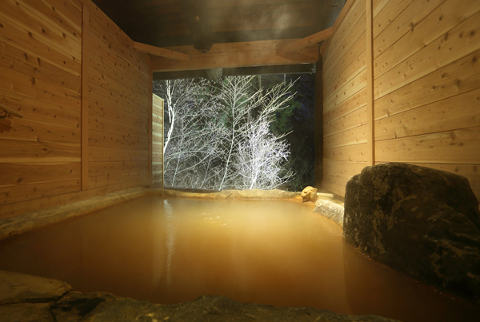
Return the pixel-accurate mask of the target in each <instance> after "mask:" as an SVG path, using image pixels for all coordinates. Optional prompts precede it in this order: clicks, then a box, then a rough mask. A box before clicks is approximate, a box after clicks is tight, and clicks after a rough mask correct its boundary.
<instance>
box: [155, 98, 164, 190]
mask: <svg viewBox="0 0 480 322" xmlns="http://www.w3.org/2000/svg"><path fill="white" fill-rule="evenodd" d="M152 186H153V187H155V188H163V99H161V98H160V97H158V96H157V95H155V94H153V115H152Z"/></svg>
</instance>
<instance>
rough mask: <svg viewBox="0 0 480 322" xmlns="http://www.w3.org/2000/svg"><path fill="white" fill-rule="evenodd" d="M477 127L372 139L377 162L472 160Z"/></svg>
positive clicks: (476, 156)
mask: <svg viewBox="0 0 480 322" xmlns="http://www.w3.org/2000/svg"><path fill="white" fill-rule="evenodd" d="M478 142H480V128H478V127H476V128H469V129H459V130H454V131H447V132H441V133H432V134H425V135H419V136H414V137H406V138H401V139H394V140H384V141H378V142H376V143H375V150H376V160H377V161H380V162H423V163H472V164H476V163H477V162H478V160H479V153H480V150H479V149H478V146H479V145H478Z"/></svg>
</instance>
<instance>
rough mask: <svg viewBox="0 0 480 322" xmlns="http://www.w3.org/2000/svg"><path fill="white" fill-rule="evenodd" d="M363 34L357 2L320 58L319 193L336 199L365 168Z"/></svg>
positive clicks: (361, 3) (361, 10) (362, 8)
mask: <svg viewBox="0 0 480 322" xmlns="http://www.w3.org/2000/svg"><path fill="white" fill-rule="evenodd" d="M365 28H366V27H365V1H358V0H357V1H355V2H354V3H353V6H352V7H351V8H350V10H349V11H348V13H347V14H346V16H345V18H344V20H343V23H341V24H340V25H339V26H338V28H336V30H335V33H334V35H333V37H332V38H331V40H330V43H329V45H328V46H327V47H326V49H325V50H324V52H323V54H322V59H323V181H322V188H323V189H326V190H329V191H331V192H333V193H335V194H338V195H341V196H343V195H344V191H345V184H346V183H347V181H348V180H349V179H350V178H351V177H352V176H353V175H355V174H356V173H359V172H360V171H361V170H362V168H363V167H365V166H366V164H367V125H366V123H367V117H366V106H367V104H366V97H367V74H366V51H365V48H366V46H365V44H366V37H365ZM317 90H321V89H317Z"/></svg>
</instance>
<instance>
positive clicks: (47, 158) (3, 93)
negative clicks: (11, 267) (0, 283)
mask: <svg viewBox="0 0 480 322" xmlns="http://www.w3.org/2000/svg"><path fill="white" fill-rule="evenodd" d="M84 6H85V8H86V10H89V19H88V20H87V23H88V24H89V27H90V28H89V30H90V31H89V35H88V37H83V36H84V35H83V33H82V30H83V27H84V24H83V23H82V20H83V13H84ZM83 38H85V39H86V41H88V44H86V43H85V40H82V39H83ZM82 45H88V48H89V50H88V59H89V60H88V66H89V68H88V69H87V71H86V72H85V71H84V74H85V75H86V76H85V77H88V81H87V82H84V84H86V86H88V91H86V92H87V93H88V95H85V97H82V62H83V59H82V58H83V56H82ZM148 64H149V59H148V57H147V56H146V55H144V54H138V53H137V52H136V51H135V50H133V42H132V40H131V39H129V38H128V37H127V36H126V35H125V34H124V33H123V32H121V31H120V30H119V29H118V27H117V26H115V25H114V24H113V23H112V22H111V21H110V19H108V18H107V17H106V16H105V15H104V14H103V13H102V12H101V11H100V10H98V9H97V8H96V6H95V5H94V4H93V3H92V2H91V1H90V0H83V1H81V0H43V1H30V0H2V5H1V6H0V75H1V77H0V104H3V105H5V106H7V107H9V108H12V109H14V110H15V111H17V112H19V113H21V114H23V116H24V117H23V118H17V117H11V116H10V117H9V118H7V119H4V120H2V121H1V124H0V218H2V219H4V218H9V217H13V216H17V215H19V214H22V213H24V212H29V211H34V210H37V209H43V208H49V207H53V206H58V205H61V204H64V203H66V202H69V201H74V200H80V199H85V198H89V197H92V196H97V195H100V194H104V193H107V192H111V191H116V190H120V189H125V188H129V187H136V186H142V185H145V184H146V182H147V175H148V167H147V162H148V158H147V153H148V152H147V148H146V147H147V143H146V142H147V141H148V140H147V137H146V135H147V119H148V117H147V113H148V101H149V91H148V79H149V66H148ZM83 80H85V79H83ZM84 86H85V85H84ZM83 89H84V92H85V87H84V88H83ZM86 100H87V101H86ZM85 103H88V104H87V105H86V106H87V108H88V111H89V113H88V114H86V115H88V132H87V134H88V136H87V137H86V138H87V140H86V144H88V145H87V146H85V144H84V146H83V148H87V152H88V154H86V155H87V156H88V158H83V159H82V141H81V136H82V119H81V117H82V107H83V106H85ZM83 112H85V110H83ZM84 129H85V128H84ZM82 164H83V165H87V167H86V169H88V176H85V177H86V178H87V182H84V183H85V187H84V188H85V189H84V190H82V182H81V178H82V172H81V171H82Z"/></svg>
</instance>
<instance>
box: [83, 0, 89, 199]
mask: <svg viewBox="0 0 480 322" xmlns="http://www.w3.org/2000/svg"><path fill="white" fill-rule="evenodd" d="M89 52H90V12H89V10H88V8H87V6H85V5H84V6H83V10H82V190H87V189H88V135H89V122H88V115H89V110H88V108H89V101H88V93H89V86H88V80H89V77H90V75H89V70H90V65H89V62H90V59H89Z"/></svg>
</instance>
